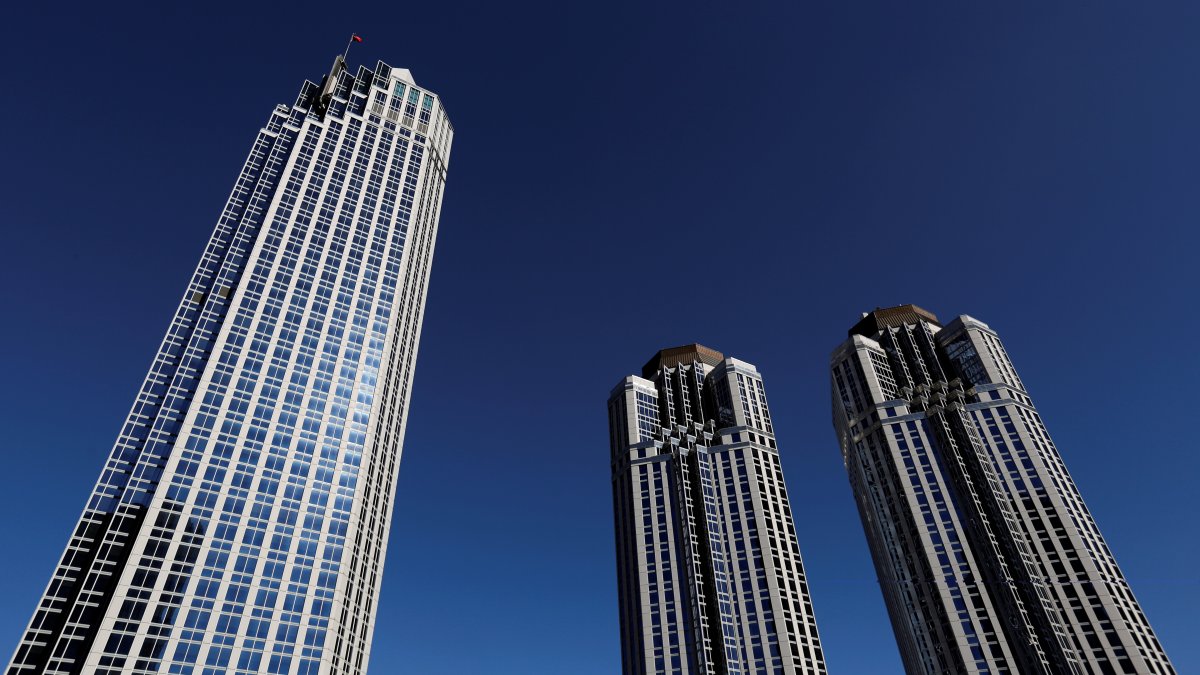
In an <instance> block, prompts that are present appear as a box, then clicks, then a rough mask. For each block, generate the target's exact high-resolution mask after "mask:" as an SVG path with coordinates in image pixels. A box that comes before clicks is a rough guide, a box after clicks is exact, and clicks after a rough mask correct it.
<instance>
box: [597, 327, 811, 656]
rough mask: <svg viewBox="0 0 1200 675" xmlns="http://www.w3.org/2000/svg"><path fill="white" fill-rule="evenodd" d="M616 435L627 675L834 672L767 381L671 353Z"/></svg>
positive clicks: (655, 364)
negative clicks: (811, 591)
mask: <svg viewBox="0 0 1200 675" xmlns="http://www.w3.org/2000/svg"><path fill="white" fill-rule="evenodd" d="M608 424H609V436H610V441H611V445H612V479H613V508H614V512H615V520H616V540H617V542H616V543H617V583H618V595H619V600H620V616H621V660H622V663H623V664H624V672H625V673H626V675H634V674H638V675H642V674H649V673H655V674H660V673H661V674H665V673H672V674H678V675H694V674H696V673H700V674H706V675H718V674H720V675H724V674H726V673H728V674H729V675H746V674H749V673H788V674H789V675H790V674H793V673H805V674H816V673H825V672H826V670H825V658H824V655H823V654H822V653H821V641H820V639H819V638H818V637H817V623H816V619H815V618H814V616H813V607H812V601H811V600H810V598H809V593H808V582H807V581H806V579H805V576H804V564H803V562H802V561H801V559H800V547H799V544H798V543H797V540H796V527H795V525H794V524H793V521H792V509H791V505H790V503H789V502H788V496H787V487H786V486H785V485H784V482H783V471H782V469H781V468H780V462H779V449H778V447H777V446H776V442H775V429H774V427H773V426H772V424H771V413H770V411H769V410H768V408H767V399H766V393H765V392H764V390H763V382H762V377H761V376H760V375H759V374H758V370H756V369H755V367H754V366H752V365H750V364H749V363H746V362H744V361H739V360H737V359H733V358H725V357H724V356H722V355H721V354H720V353H718V352H716V351H713V350H711V349H709V348H707V347H703V346H701V345H696V344H693V345H687V346H683V347H677V348H674V349H664V350H662V351H660V352H659V353H658V354H656V355H655V356H654V358H652V359H650V362H649V363H647V364H646V365H645V367H643V368H642V375H641V377H638V376H636V375H630V376H629V377H626V378H625V379H624V380H622V381H621V383H620V384H618V385H617V386H616V388H615V389H613V391H612V394H611V395H610V396H609V399H608Z"/></svg>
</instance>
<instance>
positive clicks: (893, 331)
mask: <svg viewBox="0 0 1200 675" xmlns="http://www.w3.org/2000/svg"><path fill="white" fill-rule="evenodd" d="M830 367H831V370H832V375H833V378H832V379H833V382H832V385H833V406H834V415H833V417H834V420H833V421H834V427H835V428H836V430H837V435H838V440H839V441H840V443H841V448H842V457H843V458H844V460H845V463H846V470H847V472H848V473H849V475H850V485H851V487H852V488H853V490H854V497H855V499H856V500H857V502H858V508H859V512H860V514H861V516H862V522H863V529H864V530H865V531H866V535H867V541H868V544H869V545H870V549H871V554H872V556H873V558H874V560H875V569H876V570H877V572H878V574H879V579H880V583H881V584H882V587H883V594H884V600H885V602H886V604H887V607H888V612H889V614H890V615H891V620H892V627H893V629H894V631H895V634H896V642H897V643H898V645H899V647H900V654H901V657H902V659H903V661H904V665H905V668H906V670H907V671H908V672H909V673H910V675H915V674H917V673H930V674H933V673H938V674H942V673H947V674H950V673H953V674H959V673H1012V674H1018V673H1019V674H1021V675H1026V674H1034V673H1055V674H1058V673H1071V674H1076V675H1082V674H1085V673H1086V674H1087V675H1114V674H1116V673H1138V674H1139V675H1148V674H1156V675H1173V673H1174V672H1175V670H1174V668H1173V667H1172V666H1171V662H1170V661H1169V660H1168V659H1167V655H1166V653H1165V652H1164V651H1163V648H1162V645H1160V644H1159V642H1158V638H1157V637H1156V636H1155V635H1154V631H1153V630H1152V629H1151V627H1150V623H1149V622H1148V621H1147V620H1146V616H1145V614H1144V613H1143V612H1142V609H1141V607H1140V606H1139V605H1138V602H1137V600H1135V599H1134V597H1133V592H1132V591H1131V590H1130V588H1129V585H1128V583H1126V581H1125V577H1124V575H1122V574H1121V570H1120V569H1119V568H1118V567H1117V562H1116V560H1115V559H1114V558H1113V555H1112V552H1111V551H1109V549H1108V545H1107V544H1105V542H1104V537H1102V536H1101V535H1100V530H1099V529H1098V528H1097V527H1096V522H1095V521H1094V520H1093V519H1092V515H1091V513H1090V512H1089V511H1088V509H1087V506H1085V505H1084V503H1083V498H1082V497H1081V496H1080V494H1079V490H1078V489H1077V488H1076V486H1075V482H1074V481H1073V480H1072V479H1071V476H1070V474H1069V473H1067V468H1066V466H1065V465H1064V464H1063V460H1062V457H1061V456H1060V455H1059V453H1058V449H1057V448H1056V447H1055V446H1054V441H1052V440H1051V439H1050V435H1049V434H1048V433H1047V431H1046V426H1045V424H1044V423H1043V422H1042V418H1041V416H1040V415H1039V414H1038V411H1037V408H1035V407H1034V405H1033V400H1032V399H1031V398H1030V397H1029V393H1028V392H1027V391H1025V385H1024V384H1022V383H1021V378H1020V377H1018V376H1017V371H1016V369H1015V368H1014V367H1013V364H1012V361H1011V360H1009V357H1008V353H1007V352H1006V351H1005V350H1004V345H1003V344H1002V343H1001V342H1000V338H999V336H998V335H997V334H996V332H995V331H993V330H992V329H991V328H989V327H988V326H987V324H984V323H983V322H981V321H978V320H976V319H973V318H971V317H969V316H960V317H958V318H957V319H955V320H954V321H951V322H950V323H949V324H947V325H945V326H942V325H941V324H940V323H939V322H938V320H937V317H935V316H934V315H933V314H931V313H929V312H927V311H925V310H923V309H921V308H919V307H916V306H913V305H903V306H900V307H893V308H890V309H880V310H876V311H874V312H870V313H868V314H865V315H864V316H863V319H862V320H861V321H860V322H859V323H858V324H856V325H855V326H854V327H853V328H851V329H850V337H849V339H848V340H846V342H844V343H843V344H842V345H841V346H840V347H838V348H837V349H836V350H835V351H834V352H833V356H832V358H831V360H830Z"/></svg>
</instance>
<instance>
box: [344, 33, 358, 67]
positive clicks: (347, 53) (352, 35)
mask: <svg viewBox="0 0 1200 675" xmlns="http://www.w3.org/2000/svg"><path fill="white" fill-rule="evenodd" d="M356 37H358V34H357V33H351V34H350V39H349V40H348V41H346V51H344V52H342V61H345V60H346V59H347V58H348V57H349V56H350V45H352V44H354V38H356Z"/></svg>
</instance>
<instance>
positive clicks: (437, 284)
mask: <svg viewBox="0 0 1200 675" xmlns="http://www.w3.org/2000/svg"><path fill="white" fill-rule="evenodd" d="M415 4H416V3H369V2H357V3H340V4H338V5H336V6H335V5H331V4H328V3H307V2H302V1H297V2H291V3H286V4H284V3H280V4H278V5H268V4H265V3H231V4H225V3H220V2H212V3H206V4H205V6H204V8H203V9H192V8H189V7H187V6H186V5H185V4H183V3H162V6H158V7H148V6H146V7H141V6H139V7H134V6H130V5H122V4H121V3H116V4H113V3H108V4H104V3H101V4H96V3H86V4H73V3H69V2H68V3H59V4H56V5H53V6H48V5H43V4H38V3H21V4H19V5H16V6H14V7H10V8H9V9H8V10H6V20H5V21H4V25H3V26H2V27H0V31H2V32H3V40H0V50H3V53H4V57H5V59H4V63H6V64H7V65H8V68H7V69H6V73H5V79H6V82H5V84H6V86H5V89H6V92H7V96H6V105H4V106H3V108H2V112H0V121H2V122H3V129H4V131H3V133H2V134H0V157H3V158H4V159H5V160H6V161H4V162H2V163H0V198H2V199H3V204H4V209H3V210H0V228H2V231H3V233H4V236H5V245H4V246H3V248H2V249H0V281H3V284H4V288H5V292H4V293H2V294H0V311H2V316H4V317H5V321H4V324H5V327H6V329H5V330H3V331H0V353H3V354H5V355H6V356H5V358H4V371H3V372H4V381H5V384H6V386H4V387H0V443H2V446H0V449H2V450H3V452H4V455H5V458H6V468H5V470H4V471H3V473H2V475H0V481H2V485H3V489H0V513H2V514H5V515H4V516H3V518H0V541H5V542H20V544H19V545H14V544H12V543H10V544H8V545H7V546H6V549H7V550H8V551H9V555H8V556H5V558H4V562H3V567H2V568H0V569H2V570H3V574H2V575H0V598H2V600H0V638H3V639H5V640H8V646H2V645H0V648H2V649H11V648H12V647H14V646H15V644H16V641H17V638H18V635H19V633H20V631H21V630H22V629H23V627H24V625H25V622H26V621H27V620H28V618H29V615H30V613H31V611H32V609H33V607H34V604H35V602H36V599H37V597H38V595H39V593H40V592H41V590H42V588H43V587H44V584H45V583H46V581H47V579H48V575H49V573H50V571H51V569H52V566H53V563H54V562H55V561H56V560H57V558H58V556H59V554H60V553H61V551H62V547H63V545H64V544H65V542H66V539H67V536H68V534H69V531H70V529H71V528H72V527H73V525H74V523H75V519H76V517H77V516H78V513H79V510H80V508H81V507H82V505H83V501H84V498H85V495H86V493H87V491H88V490H89V489H90V487H91V485H92V483H93V481H94V480H95V477H96V475H97V474H98V472H99V469H100V466H101V464H102V462H103V458H104V456H105V455H106V453H107V452H108V450H109V448H110V446H111V443H112V441H113V439H114V437H115V434H116V432H117V430H118V426H119V423H120V421H121V419H122V417H123V415H124V414H125V413H126V412H127V410H128V407H129V405H130V403H131V402H132V399H133V395H134V393H135V391H136V388H137V386H138V384H139V383H140V381H141V378H142V376H143V375H144V373H145V370H146V368H147V366H148V364H149V360H150V358H151V356H152V355H153V353H154V350H155V348H156V346H157V344H158V342H159V340H160V339H161V337H162V334H163V331H164V330H165V328H166V324H167V321H168V320H169V318H170V315H171V312H172V311H173V308H174V305H175V303H176V302H177V301H178V298H179V296H180V294H181V293H182V290H183V287H184V285H185V283H186V279H187V278H188V276H189V274H190V272H191V269H192V268H193V266H194V264H195V261H196V260H197V258H198V256H199V254H200V252H201V249H202V247H203V243H204V241H205V240H206V239H207V237H208V234H209V231H210V229H211V227H212V225H213V223H214V222H215V219H216V217H217V215H218V212H219V209H220V206H221V204H222V202H223V200H224V198H225V196H226V195H227V193H228V190H229V188H230V186H231V185H232V181H233V179H234V177H235V175H236V172H237V170H238V168H239V167H240V164H241V162H242V160H243V159H244V157H245V155H246V152H247V150H248V149H249V145H250V142H251V140H252V139H253V137H254V134H255V132H256V130H257V129H258V128H259V126H261V125H262V124H263V122H265V120H266V119H267V117H268V115H269V113H270V110H271V108H272V106H274V105H275V104H277V103H290V102H291V101H292V100H293V99H294V97H295V94H296V92H297V91H298V88H299V86H300V83H301V82H302V81H303V79H305V78H311V79H317V78H319V77H320V76H321V74H322V73H324V72H325V70H326V68H327V67H328V65H329V63H330V62H331V61H332V58H333V56H334V54H336V53H338V52H340V50H341V49H342V47H343V46H344V44H345V40H346V37H347V36H348V35H349V33H350V32H351V31H357V32H358V33H360V34H362V35H363V36H365V37H366V42H365V43H363V44H362V45H358V46H356V47H355V49H354V51H353V52H352V56H351V61H352V62H354V63H368V64H373V63H374V62H375V60H376V59H379V58H382V59H384V60H385V61H388V62H389V63H391V64H392V65H393V66H399V67H408V68H410V69H411V70H412V71H413V73H414V75H415V77H416V79H417V81H418V82H419V83H420V84H422V85H424V86H426V87H429V88H431V89H432V90H434V91H436V92H438V93H439V94H440V95H441V96H442V98H443V100H444V102H445V105H446V107H447V110H448V111H449V114H450V117H451V120H452V121H453V123H454V125H455V127H456V132H457V137H456V140H455V147H454V151H453V155H452V158H451V166H450V177H449V185H448V187H447V193H446V199H445V205H444V210H443V217H442V225H441V233H440V237H439V241H438V248H437V254H436V258H435V263H434V271H433V281H432V287H431V289H430V294H429V300H428V303H429V304H428V312H427V315H426V320H425V331H424V337H423V341H422V346H421V353H420V361H419V366H418V368H417V373H416V383H415V393H414V399H413V407H412V412H411V417H410V419H409V427H408V436H407V441H406V444H405V449H404V459H403V464H402V466H401V470H400V481H399V485H398V496H397V502H396V511H395V522H394V526H393V530H392V535H391V544H390V548H389V557H388V562H387V573H386V575H385V579H384V590H383V598H382V600H381V609H380V614H379V622H378V625H377V628H376V633H375V651H374V654H373V657H372V670H373V672H376V673H393V672H408V673H421V674H422V675H440V674H445V675H460V674H462V673H477V672H478V673H482V672H486V673H499V674H510V673H511V674H514V675H515V674H528V673H548V674H559V673H565V674H571V675H591V674H607V673H614V672H617V671H618V670H619V651H618V632H617V614H616V595H615V570H614V562H613V558H614V553H613V543H612V512H611V508H612V505H611V494H610V483H609V466H608V448H607V445H606V444H607V431H606V428H605V411H604V410H605V409H604V406H605V400H606V397H607V394H608V392H609V390H610V388H611V387H612V386H613V385H614V384H615V383H616V382H617V381H618V380H619V379H620V378H621V377H622V376H623V375H625V374H628V373H633V372H636V371H637V370H638V369H639V368H640V366H641V364H642V363H643V362H645V360H646V359H647V358H649V356H650V355H651V354H652V353H653V352H654V351H655V350H657V349H659V348H662V347H666V346H673V345H677V344H682V343H687V342H693V341H699V342H702V343H704V344H707V345H709V346H711V347H714V348H716V349H719V350H722V351H724V352H725V353H726V354H729V355H734V356H737V357H738V358H741V359H744V360H747V361H750V362H752V363H755V364H756V365H757V366H758V367H759V369H760V370H761V371H762V373H763V374H764V377H765V382H766V386H767V394H768V398H769V399H770V402H771V406H772V410H773V414H774V417H775V420H776V427H777V431H778V434H779V439H780V445H781V449H782V453H783V466H784V471H785V475H786V477H787V482H788V486H789V490H790V492H791V499H792V504H793V508H794V509H795V516H796V521H797V530H798V532H799V536H800V542H801V549H802V551H803V553H804V557H805V561H806V564H807V568H808V574H809V579H810V583H811V587H812V593H813V599H814V603H815V606H816V612H817V620H818V624H819V627H820V630H821V634H822V638H823V640H824V643H825V647H826V653H827V655H828V660H829V665H830V667H831V669H832V670H833V671H834V672H836V673H890V672H899V670H900V664H899V658H898V656H897V653H896V648H895V644H894V642H893V639H892V635H891V630H890V627H889V625H888V622H887V617H886V613H885V610H884V607H883V602H882V599H881V597H880V594H879V590H878V587H877V584H876V581H875V574H874V571H873V569H872V566H871V563H870V558H869V555H868V551H867V548H866V545H865V541H864V539H863V535H862V529H861V526H860V524H859V521H858V515H857V512H856V510H855V508H854V504H853V501H852V498H851V494H850V490H849V487H848V485H847V482H846V478H845V473H844V470H843V468H842V466H841V460H840V457H839V454H838V449H837V444H836V440H835V437H834V434H833V431H832V428H831V425H830V410H829V384H828V375H827V371H826V368H827V359H828V355H829V353H830V351H831V350H832V349H833V347H835V346H836V345H837V344H838V343H839V342H840V341H841V340H842V339H843V338H844V336H845V331H846V329H847V328H848V327H849V326H850V325H851V324H852V323H853V322H854V321H855V320H856V318H857V316H858V314H859V313H860V312H861V311H864V310H868V309H871V308H874V307H875V306H878V305H883V306H887V305H893V304H900V303H906V302H915V303H918V304H921V305H923V306H925V307H927V308H929V309H930V310H933V311H935V312H937V313H939V314H940V315H942V316H943V317H944V318H950V317H952V316H954V315H955V314H958V313H969V314H971V315H972V316H975V317H977V318H979V319H982V320H983V321H986V322H988V323H989V324H990V325H991V326H992V327H994V328H995V329H997V330H998V331H999V332H1000V334H1001V336H1002V337H1003V339H1004V340H1005V342H1006V345H1007V346H1008V350H1009V352H1010V354H1011V355H1012V357H1013V358H1014V360H1015V361H1016V365H1017V367H1018V369H1019V370H1020V373H1021V375H1022V378H1023V379H1024V381H1025V383H1026V385H1027V386H1028V387H1029V388H1030V390H1031V393H1032V395H1033V396H1034V399H1035V401H1036V402H1037V403H1038V405H1039V407H1040V410H1041V411H1042V413H1043V416H1044V417H1045V419H1046V420H1047V423H1048V426H1049V428H1050V432H1051V434H1052V435H1053V436H1054V438H1055V439H1056V441H1057V443H1058V445H1059V447H1060V449H1061V451H1062V453H1063V455H1064V458H1065V460H1066V462H1067V465H1068V467H1069V468H1070V470H1071V472H1072V474H1073V476H1074V477H1075V479H1076V481H1077V482H1078V483H1079V485H1080V487H1081V489H1082V491H1083V495H1084V498H1085V499H1086V500H1087V502H1088V505H1089V507H1090V508H1091V510H1092V512H1093V514H1094V515H1095V516H1096V518H1097V520H1098V522H1099V524H1100V527H1101V530H1102V531H1103V532H1104V533H1105V535H1106V536H1107V538H1108V541H1109V543H1110V545H1111V546H1112V548H1113V549H1114V551H1115V553H1116V556H1117V558H1118V561H1119V562H1120V564H1121V566H1122V568H1123V570H1124V572H1125V574H1126V576H1127V577H1128V579H1129V580H1130V582H1131V584H1132V586H1133V589H1134V592H1135V593H1136V594H1137V596H1138V598H1139V599H1140V601H1141V602H1142V604H1143V606H1144V608H1145V610H1146V611H1147V613H1148V615H1149V617H1150V620H1151V623H1152V624H1153V625H1154V626H1155V628H1156V630H1157V631H1158V634H1159V637H1160V638H1161V639H1162V641H1163V643H1164V645H1165V647H1166V649H1167V651H1168V654H1169V655H1170V656H1171V657H1172V659H1173V660H1174V662H1175V665H1176V666H1177V668H1178V669H1179V670H1180V672H1193V671H1197V670H1200V644H1197V643H1196V641H1195V640H1194V636H1195V634H1196V633H1197V630H1198V628H1200V626H1198V624H1197V621H1196V619H1195V607H1196V605H1197V603H1198V602H1200V574H1198V572H1197V567H1196V565H1195V560H1196V557H1197V556H1198V555H1200V544H1198V543H1197V537H1196V536H1195V532H1196V529H1195V527H1194V520H1195V517H1196V515H1197V507H1196V504H1195V487H1194V480H1195V476H1196V474H1197V470H1198V469H1200V460H1198V459H1197V455H1196V453H1195V447H1196V444H1195V441H1194V438H1193V434H1191V431H1190V430H1191V427H1192V426H1193V425H1194V420H1195V419H1196V413H1195V406H1194V403H1193V401H1192V398H1193V397H1192V394H1190V393H1189V392H1191V391H1192V389H1193V383H1194V382H1196V381H1197V379H1198V378H1200V359H1197V358H1196V356H1195V353H1194V351H1192V350H1191V349H1190V348H1186V347H1182V348H1181V347H1180V344H1184V343H1190V339H1191V338H1190V336H1193V335H1195V334H1196V333H1197V331H1198V330H1200V325H1198V324H1200V313H1197V312H1196V311H1195V310H1196V297H1197V292H1198V291H1200V277H1198V274H1197V264H1196V260H1197V247H1198V245H1200V237H1198V236H1197V234H1196V223H1197V215H1198V213H1200V190H1198V189H1197V178H1198V176H1197V173H1198V169H1200V166H1198V160H1197V158H1198V157H1200V132H1198V129H1200V90H1198V89H1197V86H1196V81H1197V72H1198V71H1200V42H1197V40H1196V37H1195V36H1196V35H1198V34H1200V6H1197V5H1196V4H1194V3H1182V2H1181V3H1170V2H1162V3H1104V2H1100V3H1086V4H1084V3H1078V4H1075V5H1062V4H1058V3H1049V4H1048V3H1015V4H1011V5H1006V6H1005V7H994V6H988V5H985V4H982V3H967V6H965V7H960V6H952V5H951V4H950V3H938V4H936V5H935V4H927V3H904V4H903V5H897V4H895V3H868V2H857V3H832V2H822V3H749V4H745V5H739V6H737V8H736V9H735V8H734V6H733V5H730V4H729V3H713V2H701V3H687V4H682V3H679V4H665V3H664V4H656V5H653V6H650V7H647V6H644V5H643V4H642V3H606V4H603V5H600V4H583V3H575V4H572V3H544V4H541V5H537V4H513V3H500V4H482V3H481V4H479V5H464V4H456V3H452V2H440V3H421V6H414V5H415ZM1181 534H1183V535H1184V536H1180V535H1181ZM5 636H7V637H5ZM6 657H7V653H6V654H5V658H6Z"/></svg>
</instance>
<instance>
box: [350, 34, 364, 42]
mask: <svg viewBox="0 0 1200 675" xmlns="http://www.w3.org/2000/svg"><path fill="white" fill-rule="evenodd" d="M350 39H351V40H354V41H355V42H362V38H360V37H359V36H358V33H351V34H350Z"/></svg>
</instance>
